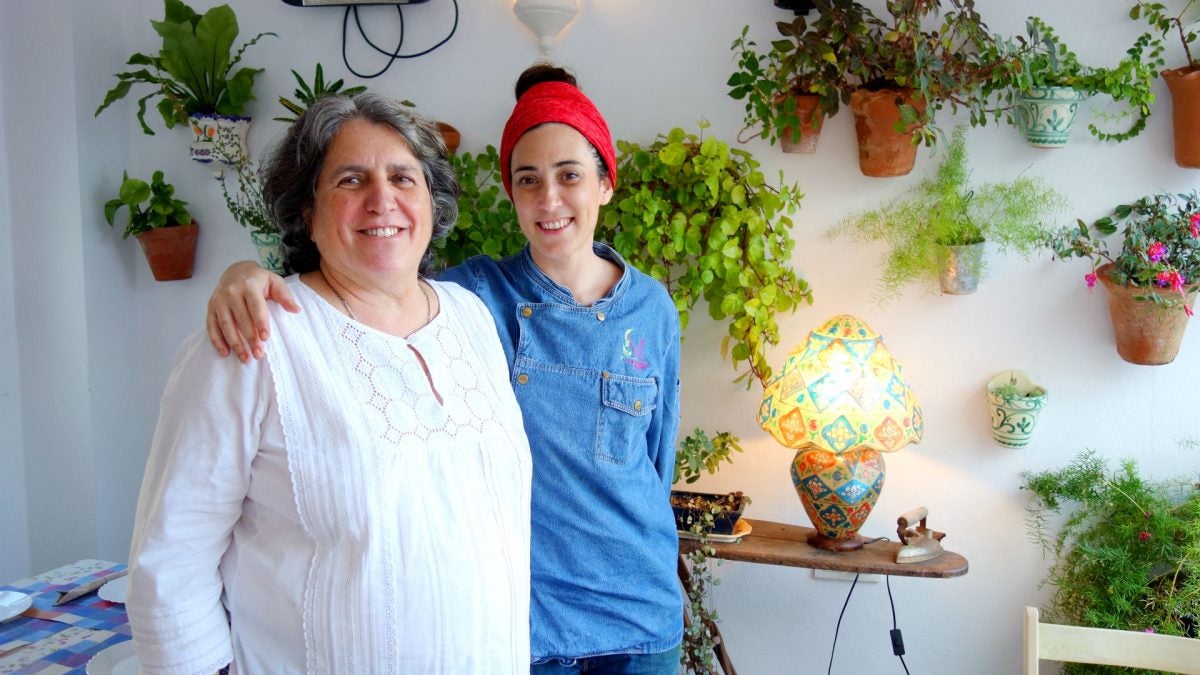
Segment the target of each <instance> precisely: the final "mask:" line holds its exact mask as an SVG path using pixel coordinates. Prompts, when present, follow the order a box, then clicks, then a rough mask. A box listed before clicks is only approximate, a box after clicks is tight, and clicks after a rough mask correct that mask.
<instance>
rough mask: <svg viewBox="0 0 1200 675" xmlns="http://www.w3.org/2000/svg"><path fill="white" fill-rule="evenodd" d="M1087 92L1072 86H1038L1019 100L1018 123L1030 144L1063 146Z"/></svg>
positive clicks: (1024, 93) (1023, 94)
mask: <svg viewBox="0 0 1200 675" xmlns="http://www.w3.org/2000/svg"><path fill="white" fill-rule="evenodd" d="M1082 100H1083V94H1082V93H1081V92H1079V91H1076V90H1075V89H1073V88H1071V87H1034V88H1033V89H1030V90H1029V91H1026V92H1022V94H1021V95H1020V96H1019V97H1018V99H1017V107H1016V117H1017V124H1018V126H1019V127H1020V129H1021V131H1022V132H1024V134H1025V138H1026V140H1028V141H1029V144H1030V145H1033V146H1035V147H1038V148H1061V147H1063V146H1064V145H1066V144H1067V140H1068V139H1069V138H1070V137H1071V127H1072V126H1073V125H1074V124H1075V113H1076V112H1077V111H1078V110H1079V102H1080V101H1082Z"/></svg>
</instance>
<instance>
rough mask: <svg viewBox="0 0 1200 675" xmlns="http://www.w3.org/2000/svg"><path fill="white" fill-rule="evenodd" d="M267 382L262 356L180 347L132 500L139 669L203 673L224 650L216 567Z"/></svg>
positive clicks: (132, 610) (237, 509)
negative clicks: (246, 360) (251, 358)
mask: <svg viewBox="0 0 1200 675" xmlns="http://www.w3.org/2000/svg"><path fill="white" fill-rule="evenodd" d="M269 389H270V379H269V371H268V370H267V365H266V364H265V362H263V361H257V362H255V363H254V364H252V365H251V366H249V367H246V366H242V365H241V364H239V363H238V362H237V361H235V360H233V359H222V358H220V357H219V356H217V354H216V353H215V352H214V351H213V350H212V348H211V347H209V345H208V342H207V341H206V339H205V336H204V335H203V334H200V333H198V334H195V335H193V336H192V337H190V338H189V339H188V340H187V341H186V342H184V344H183V346H181V347H180V349H179V353H178V355H177V358H176V365H175V369H174V370H173V371H172V373H171V377H170V380H169V381H168V383H167V387H166V391H165V392H164V394H163V398H162V404H161V410H160V414H159V421H158V425H157V427H156V429H155V432H154V440H153V444H152V447H151V451H150V457H149V459H148V460H147V463H146V471H145V476H144V478H143V482H142V489H141V493H140V495H139V498H138V508H137V518H136V521H135V529H134V535H133V544H132V546H131V548H130V553H129V568H130V588H129V597H128V601H127V603H126V609H127V611H128V613H129V620H130V624H131V626H132V628H133V635H134V642H135V645H136V647H137V651H138V659H139V661H140V663H141V666H142V672H144V673H159V672H162V673H167V672H185V671H186V672H213V671H215V670H217V669H219V668H221V667H222V666H224V665H226V664H228V663H229V662H230V660H231V659H232V657H233V651H232V643H231V639H230V631H229V620H228V617H227V616H226V613H225V608H224V606H223V605H222V602H221V594H222V591H223V590H224V585H223V582H222V578H221V573H220V570H219V565H220V563H221V558H222V556H224V555H225V552H226V550H227V549H228V548H229V545H230V541H231V538H232V536H231V533H232V531H233V527H234V524H235V523H236V522H237V521H238V519H239V518H240V517H241V512H242V504H243V501H244V499H245V495H246V492H247V490H248V487H249V482H250V463H251V460H252V459H253V457H254V453H255V451H256V449H257V447H258V444H259V439H260V434H261V424H262V420H263V418H264V407H265V405H266V404H265V401H268V400H269V399H267V398H265V397H266V396H267V395H268V391H269Z"/></svg>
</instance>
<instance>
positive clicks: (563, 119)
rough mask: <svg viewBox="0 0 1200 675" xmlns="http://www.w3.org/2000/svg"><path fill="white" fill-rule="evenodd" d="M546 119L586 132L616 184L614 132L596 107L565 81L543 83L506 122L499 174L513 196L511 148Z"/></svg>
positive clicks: (615, 184) (614, 185)
mask: <svg viewBox="0 0 1200 675" xmlns="http://www.w3.org/2000/svg"><path fill="white" fill-rule="evenodd" d="M547 122H558V123H560V124H566V125H567V126H569V127H571V128H573V129H575V130H576V131H578V132H579V133H581V134H583V137H584V138H586V139H587V141H588V142H589V143H591V144H592V147H593V148H595V149H596V152H598V153H600V158H601V159H603V160H604V164H605V165H606V166H607V167H608V179H609V181H611V182H612V186H613V187H614V188H615V187H616V186H617V153H616V151H615V150H613V141H612V134H610V133H609V131H608V124H606V123H605V122H604V118H603V117H601V116H600V111H599V110H597V109H596V106H595V105H594V104H593V103H592V102H591V100H589V99H588V97H587V96H584V95H583V92H582V91H579V89H578V88H577V87H575V86H573V85H570V84H567V83H566V82H542V83H541V84H536V85H534V86H532V87H530V88H529V90H528V91H526V92H525V94H524V95H523V96H521V98H520V100H518V101H517V105H516V107H514V108H513V111H512V116H510V117H509V118H508V123H507V124H505V125H504V136H502V137H501V140H500V174H501V178H503V179H504V189H505V191H506V192H508V196H509V198H510V199H511V198H512V165H511V164H510V162H511V161H512V151H513V146H515V145H516V144H517V140H519V139H520V138H521V136H523V135H524V134H525V132H526V131H529V130H530V129H532V128H533V127H536V126H537V125H539V124H546V123H547Z"/></svg>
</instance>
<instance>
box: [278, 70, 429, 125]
mask: <svg viewBox="0 0 1200 675" xmlns="http://www.w3.org/2000/svg"><path fill="white" fill-rule="evenodd" d="M292 77H294V78H295V79H296V89H295V90H294V91H293V93H292V95H293V96H295V97H296V101H293V100H291V99H289V98H287V97H285V96H280V97H279V105H281V106H283V107H284V108H285V109H287V111H288V113H289V115H288V116H286V117H276V118H275V121H276V122H286V123H288V124H291V123H293V122H295V121H296V120H297V119H299V118H300V116H301V115H303V114H304V111H306V110H308V106H310V105H312V104H313V101H315V100H317V99H319V98H321V97H322V96H328V95H330V94H341V95H342V96H357V95H359V94H361V93H363V92H364V91H366V90H367V88H366V87H364V86H361V85H359V86H356V87H345V89H343V88H342V87H344V86H345V82H343V81H342V80H340V79H337V80H334V81H332V82H326V81H325V69H324V68H323V67H322V66H321V64H320V63H318V64H317V67H316V70H315V72H314V73H313V81H312V84H309V83H308V82H305V81H304V78H303V77H302V76H301V75H300V73H297V72H296V71H294V70H293V71H292ZM401 103H403V104H404V105H407V106H411V105H412V102H410V101H401Z"/></svg>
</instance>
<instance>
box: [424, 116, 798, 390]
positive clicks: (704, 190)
mask: <svg viewBox="0 0 1200 675" xmlns="http://www.w3.org/2000/svg"><path fill="white" fill-rule="evenodd" d="M707 127H708V123H707V122H701V123H700V129H701V132H702V133H703V131H704V129H706V128H707ZM617 153H618V158H617V163H618V166H619V174H620V175H621V180H620V182H619V183H618V185H617V188H616V191H615V192H614V194H613V198H612V201H611V202H610V203H609V205H608V206H607V207H605V209H604V211H603V213H602V214H601V218H600V223H599V224H598V225H597V227H596V237H597V238H598V239H600V240H604V241H608V242H610V243H611V244H612V245H613V247H614V248H615V249H616V250H617V251H618V252H619V253H620V254H621V255H622V256H623V257H624V258H625V260H627V261H628V262H629V263H630V264H631V265H633V266H634V267H636V268H638V269H640V270H641V271H643V272H645V273H646V274H649V275H650V276H652V277H654V278H656V279H659V280H660V281H662V282H663V283H664V284H665V285H666V287H667V290H668V292H670V293H671V297H672V298H673V299H674V300H675V307H676V308H677V309H678V310H679V319H680V323H681V324H682V326H683V327H684V328H685V329H686V328H687V322H688V315H689V312H690V311H691V309H692V308H693V307H695V305H696V303H697V302H698V301H699V300H700V299H701V298H703V299H704V300H705V302H706V303H707V304H708V311H709V314H710V316H712V317H713V318H714V319H718V320H720V319H726V320H727V321H728V322H729V335H728V336H727V337H726V338H725V340H724V342H723V344H722V346H721V354H722V356H723V357H725V356H728V357H729V358H730V360H731V361H732V362H733V365H734V366H735V367H739V366H740V365H741V364H743V363H745V364H746V365H747V369H746V370H745V371H743V372H742V373H741V374H740V375H739V376H738V377H737V379H736V380H735V381H739V382H740V381H742V380H746V386H747V387H749V386H750V382H751V381H752V378H750V376H751V375H753V379H758V380H759V381H760V382H765V381H766V379H767V378H769V377H770V372H771V368H770V365H768V363H767V359H766V356H765V353H766V349H767V348H768V346H770V345H775V344H778V343H779V326H778V323H777V322H776V320H775V317H776V315H777V314H778V313H779V312H784V311H794V309H795V307H796V306H797V305H799V304H800V303H801V302H807V303H810V304H811V303H812V291H811V290H810V289H809V287H808V283H807V282H806V281H804V280H803V279H801V278H799V277H798V276H797V275H796V273H795V271H794V270H793V269H792V268H791V265H790V260H791V254H792V249H793V248H794V247H795V242H794V241H793V239H792V237H791V232H790V230H791V227H792V219H791V218H790V214H792V213H794V212H795V210H796V208H797V207H798V206H799V201H800V196H801V195H800V191H799V189H798V188H797V187H796V186H795V185H789V184H786V183H784V184H780V185H778V186H775V185H772V184H770V183H769V182H768V181H767V179H766V177H765V176H763V173H762V171H760V170H759V163H758V162H757V161H756V160H755V159H754V157H753V155H751V154H750V153H749V152H746V151H745V150H740V149H737V148H730V147H729V144H727V143H725V142H723V141H721V140H719V139H717V138H714V137H707V138H702V137H700V136H697V135H695V134H689V133H686V132H685V131H684V130H683V129H672V130H671V131H670V132H668V133H667V134H665V135H660V136H659V137H658V138H657V139H656V140H655V141H654V142H653V143H651V144H650V145H648V146H645V147H643V146H641V145H638V144H636V143H630V142H627V141H620V140H618V141H617ZM495 155H496V153H495V148H492V147H489V148H488V149H487V151H486V152H485V153H484V154H483V155H480V156H470V155H464V156H463V157H460V158H456V160H455V167H456V169H457V170H458V178H459V183H460V184H461V185H462V186H463V192H462V195H461V196H460V198H459V211H460V213H462V214H463V216H462V220H460V223H459V226H458V227H455V228H454V229H453V230H451V232H450V234H449V235H448V236H447V238H446V243H445V244H444V245H443V246H441V247H439V249H440V254H441V257H442V259H443V261H446V262H449V263H455V262H458V261H461V260H463V259H464V258H467V257H470V256H472V255H479V254H485V255H491V256H503V255H509V254H511V253H512V252H515V251H519V250H520V249H521V248H522V247H523V246H524V245H525V241H524V237H523V236H522V235H521V233H520V231H519V230H518V229H517V228H515V227H513V226H512V223H513V222H514V217H513V216H512V215H511V214H512V205H511V204H510V203H509V202H508V200H506V199H504V198H503V192H501V190H500V188H499V187H498V186H497V183H498V180H499V174H498V170H497V167H498V165H499V161H498V158H497V157H496V156H495Z"/></svg>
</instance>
